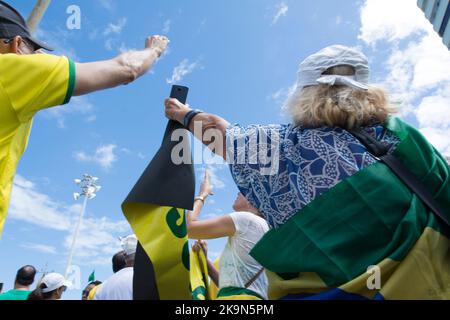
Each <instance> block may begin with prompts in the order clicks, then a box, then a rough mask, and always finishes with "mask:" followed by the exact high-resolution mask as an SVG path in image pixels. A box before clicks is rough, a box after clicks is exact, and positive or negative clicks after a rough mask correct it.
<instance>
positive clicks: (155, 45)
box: [145, 35, 170, 57]
mask: <svg viewBox="0 0 450 320" xmlns="http://www.w3.org/2000/svg"><path fill="white" fill-rule="evenodd" d="M169 42H170V41H169V39H168V38H167V37H165V36H159V35H154V36H151V37H148V38H147V39H146V40H145V48H148V49H153V50H155V52H156V53H157V55H158V57H160V56H161V55H162V54H163V53H164V52H165V51H166V49H167V46H168V45H169Z"/></svg>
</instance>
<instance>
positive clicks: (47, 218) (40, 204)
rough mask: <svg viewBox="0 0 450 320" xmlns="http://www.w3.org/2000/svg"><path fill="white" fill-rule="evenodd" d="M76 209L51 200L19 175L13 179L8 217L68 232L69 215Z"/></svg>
mask: <svg viewBox="0 0 450 320" xmlns="http://www.w3.org/2000/svg"><path fill="white" fill-rule="evenodd" d="M75 211H76V208H75V207H73V206H72V207H70V206H66V205H63V204H61V203H59V202H56V201H54V200H52V199H51V198H50V197H49V196H47V195H46V194H43V193H41V192H39V191H37V190H36V188H35V185H34V183H33V182H31V181H29V180H26V179H25V178H23V177H22V176H20V175H16V177H15V179H14V187H13V191H12V194H11V203H10V207H9V216H10V217H11V218H12V219H16V220H21V221H26V222H29V223H32V224H34V225H37V226H40V227H44V228H47V229H53V230H60V231H62V230H68V228H69V227H70V219H69V218H68V217H69V216H70V215H71V214H73V213H75Z"/></svg>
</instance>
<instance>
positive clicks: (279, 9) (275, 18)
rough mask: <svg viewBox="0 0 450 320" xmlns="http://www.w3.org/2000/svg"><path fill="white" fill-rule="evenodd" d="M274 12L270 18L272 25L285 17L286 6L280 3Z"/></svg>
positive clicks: (287, 8)
mask: <svg viewBox="0 0 450 320" xmlns="http://www.w3.org/2000/svg"><path fill="white" fill-rule="evenodd" d="M276 10H277V11H276V13H275V15H274V16H273V18H272V25H274V24H276V23H277V22H278V20H279V19H280V18H281V17H284V16H286V15H287V13H288V10H289V7H288V6H287V4H286V3H284V2H281V3H279V4H278V5H277V8H276Z"/></svg>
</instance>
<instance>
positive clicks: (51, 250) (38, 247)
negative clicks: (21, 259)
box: [21, 243, 57, 254]
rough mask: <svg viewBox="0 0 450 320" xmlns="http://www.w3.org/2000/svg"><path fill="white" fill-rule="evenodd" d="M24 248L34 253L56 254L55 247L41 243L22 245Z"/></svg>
mask: <svg viewBox="0 0 450 320" xmlns="http://www.w3.org/2000/svg"><path fill="white" fill-rule="evenodd" d="M21 247H22V248H25V249H30V250H33V251H37V252H41V253H45V254H56V253H57V252H56V248H55V247H53V246H48V245H45V244H39V243H24V244H22V245H21Z"/></svg>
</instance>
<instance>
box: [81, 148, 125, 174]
mask: <svg viewBox="0 0 450 320" xmlns="http://www.w3.org/2000/svg"><path fill="white" fill-rule="evenodd" d="M116 147H117V146H116V145H114V144H108V145H104V146H100V147H98V148H97V149H96V150H95V153H94V154H93V155H89V154H86V152H84V151H78V152H76V153H75V154H74V157H75V159H76V160H78V161H81V162H93V163H96V164H98V165H100V166H101V167H102V168H104V169H110V168H111V167H112V165H113V163H114V162H115V161H117V156H116V154H115V153H114V150H115V149H116Z"/></svg>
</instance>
